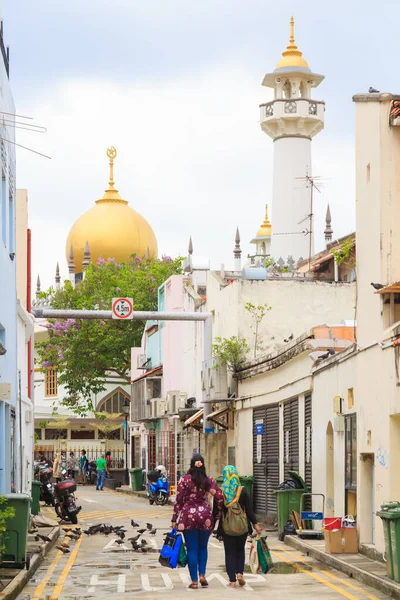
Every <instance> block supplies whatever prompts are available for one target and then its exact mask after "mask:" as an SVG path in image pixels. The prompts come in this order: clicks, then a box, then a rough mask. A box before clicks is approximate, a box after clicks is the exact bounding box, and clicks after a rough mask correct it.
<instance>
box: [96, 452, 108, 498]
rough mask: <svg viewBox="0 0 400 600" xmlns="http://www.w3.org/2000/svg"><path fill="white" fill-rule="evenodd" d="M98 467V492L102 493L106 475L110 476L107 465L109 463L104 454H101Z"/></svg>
mask: <svg viewBox="0 0 400 600" xmlns="http://www.w3.org/2000/svg"><path fill="white" fill-rule="evenodd" d="M96 467H97V480H96V490H100V491H101V492H102V491H103V487H104V480H105V478H106V473H107V475H109V472H108V465H107V461H106V459H105V457H104V454H101V455H100V458H99V459H98V460H97V461H96Z"/></svg>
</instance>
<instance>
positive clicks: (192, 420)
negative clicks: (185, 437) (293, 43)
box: [184, 408, 204, 429]
mask: <svg viewBox="0 0 400 600" xmlns="http://www.w3.org/2000/svg"><path fill="white" fill-rule="evenodd" d="M203 413H204V408H201V409H200V410H198V411H197V412H196V413H194V415H192V416H191V417H189V418H188V419H186V421H185V424H184V427H194V428H195V429H203V423H202V422H201V421H202V420H203Z"/></svg>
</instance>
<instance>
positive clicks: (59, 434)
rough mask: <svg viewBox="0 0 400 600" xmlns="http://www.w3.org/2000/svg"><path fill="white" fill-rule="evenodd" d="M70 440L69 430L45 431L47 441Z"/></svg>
mask: <svg viewBox="0 0 400 600" xmlns="http://www.w3.org/2000/svg"><path fill="white" fill-rule="evenodd" d="M67 438H68V429H45V430H44V439H45V440H66V439H67Z"/></svg>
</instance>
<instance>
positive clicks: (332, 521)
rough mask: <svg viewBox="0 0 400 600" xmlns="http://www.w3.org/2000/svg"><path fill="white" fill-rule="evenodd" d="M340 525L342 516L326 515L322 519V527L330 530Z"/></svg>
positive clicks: (338, 527)
mask: <svg viewBox="0 0 400 600" xmlns="http://www.w3.org/2000/svg"><path fill="white" fill-rule="evenodd" d="M341 527H342V517H326V518H325V519H324V529H326V530H327V531H332V530H333V529H340V528H341Z"/></svg>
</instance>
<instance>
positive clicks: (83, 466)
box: [79, 450, 89, 485]
mask: <svg viewBox="0 0 400 600" xmlns="http://www.w3.org/2000/svg"><path fill="white" fill-rule="evenodd" d="M88 464H89V461H88V458H87V456H86V450H81V457H80V459H79V477H80V479H81V480H80V483H81V484H82V485H85V481H86V470H87V466H88Z"/></svg>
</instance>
